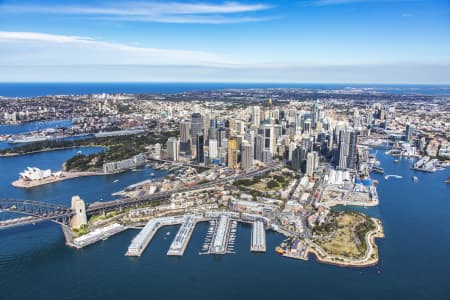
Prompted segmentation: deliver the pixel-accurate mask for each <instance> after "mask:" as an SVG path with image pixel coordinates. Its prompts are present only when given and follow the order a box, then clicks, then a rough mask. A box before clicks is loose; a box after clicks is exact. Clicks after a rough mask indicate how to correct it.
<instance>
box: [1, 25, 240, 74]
mask: <svg viewBox="0 0 450 300" xmlns="http://www.w3.org/2000/svg"><path fill="white" fill-rule="evenodd" d="M115 62H119V63H120V64H136V65H139V64H151V65H203V66H217V65H225V64H233V63H234V62H232V61H231V60H229V59H227V58H225V57H223V56H220V55H217V54H214V53H209V52H203V51H190V50H178V49H177V50H173V49H159V48H149V47H136V46H130V45H126V44H121V43H113V42H108V41H100V40H96V39H93V38H91V37H81V36H72V35H57V34H47V33H37V32H8V31H0V65H14V64H23V65H26V64H28V65H40V64H53V65H58V64H61V65H77V64H91V65H101V64H111V63H115Z"/></svg>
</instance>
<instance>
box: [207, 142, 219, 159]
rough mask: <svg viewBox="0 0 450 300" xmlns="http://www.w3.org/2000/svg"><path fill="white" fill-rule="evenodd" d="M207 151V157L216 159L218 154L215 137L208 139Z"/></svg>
mask: <svg viewBox="0 0 450 300" xmlns="http://www.w3.org/2000/svg"><path fill="white" fill-rule="evenodd" d="M208 151H209V153H208V154H209V159H210V160H213V159H216V158H217V157H218V155H219V153H218V148H217V140H216V139H209V142H208Z"/></svg>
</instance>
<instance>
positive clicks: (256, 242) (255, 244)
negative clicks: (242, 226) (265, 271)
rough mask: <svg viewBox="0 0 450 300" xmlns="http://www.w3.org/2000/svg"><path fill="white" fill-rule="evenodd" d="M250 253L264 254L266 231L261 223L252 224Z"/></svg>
mask: <svg viewBox="0 0 450 300" xmlns="http://www.w3.org/2000/svg"><path fill="white" fill-rule="evenodd" d="M250 251H252V252H266V231H265V229H264V223H263V222H262V221H259V220H258V221H255V222H254V223H253V226H252V237H251V247H250Z"/></svg>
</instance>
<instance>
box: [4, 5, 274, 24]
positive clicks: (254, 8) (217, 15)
mask: <svg viewBox="0 0 450 300" xmlns="http://www.w3.org/2000/svg"><path fill="white" fill-rule="evenodd" d="M272 8H273V6H272V5H268V4H263V3H255V4H244V3H240V2H223V3H218V4H216V3H204V2H197V3H194V2H193V3H181V2H121V3H120V2H119V3H117V2H111V3H103V4H99V5H51V4H45V3H42V4H40V5H35V4H3V5H1V4H0V14H1V13H8V14H58V15H75V16H83V17H86V18H102V19H107V20H122V21H136V22H162V23H210V24H225V23H243V22H256V21H266V20H270V19H272V18H271V17H260V16H253V14H255V13H257V12H261V11H266V10H270V9H272Z"/></svg>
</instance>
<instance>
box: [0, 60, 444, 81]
mask: <svg viewBox="0 0 450 300" xmlns="http://www.w3.org/2000/svg"><path fill="white" fill-rule="evenodd" d="M99 81H101V82H240V83H243V82H269V83H276V82H279V83H289V82H292V83H308V82H316V83H324V82H327V83H409V84H412V83H429V84H436V83H441V84H450V65H442V64H441V65H422V64H408V65H404V64H401V65H395V64H394V65H360V66H358V65H346V66H344V65H343V66H318V65H316V66H314V65H310V66H306V67H302V66H290V67H289V68H283V67H282V66H279V67H278V68H276V67H275V66H271V67H270V68H264V67H259V68H254V67H253V66H248V67H244V66H241V67H239V68H223V67H207V66H150V65H105V66H103V65H102V66H86V65H79V66H15V67H8V66H6V67H5V66H0V82H99Z"/></svg>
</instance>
